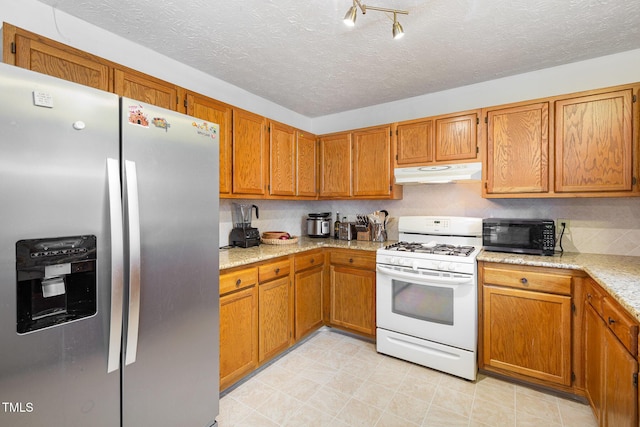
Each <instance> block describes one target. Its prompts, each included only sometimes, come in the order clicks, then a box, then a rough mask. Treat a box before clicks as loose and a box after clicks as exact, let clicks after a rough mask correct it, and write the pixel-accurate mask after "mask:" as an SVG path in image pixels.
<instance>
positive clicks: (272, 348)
mask: <svg viewBox="0 0 640 427" xmlns="http://www.w3.org/2000/svg"><path fill="white" fill-rule="evenodd" d="M259 289H260V295H259V297H258V300H259V301H260V306H259V309H258V313H259V319H260V322H259V324H260V326H259V330H260V344H259V349H260V351H259V352H260V357H259V361H260V362H263V361H264V360H266V359H269V358H271V357H273V356H275V355H276V354H278V353H280V352H281V351H283V350H285V349H287V347H289V344H290V343H291V338H292V333H291V327H292V315H293V311H292V298H291V284H290V280H289V277H283V278H281V279H277V280H272V281H270V282H267V283H261V284H260V286H259Z"/></svg>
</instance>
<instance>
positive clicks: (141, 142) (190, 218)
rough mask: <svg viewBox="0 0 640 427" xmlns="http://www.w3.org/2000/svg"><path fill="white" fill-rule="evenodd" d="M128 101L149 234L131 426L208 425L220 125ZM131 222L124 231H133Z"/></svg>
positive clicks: (131, 154) (143, 251) (128, 384)
mask: <svg viewBox="0 0 640 427" xmlns="http://www.w3.org/2000/svg"><path fill="white" fill-rule="evenodd" d="M121 102H122V106H121V107H122V108H121V114H122V120H123V123H122V157H123V161H124V162H125V164H126V165H129V166H128V167H127V168H126V170H125V171H124V172H123V173H124V179H123V182H124V183H125V186H124V189H123V191H124V203H125V212H130V211H135V209H133V210H131V209H129V207H130V204H131V203H136V202H137V205H138V209H137V211H138V215H139V234H140V258H139V265H140V288H139V318H138V319H135V318H134V317H135V306H136V304H133V307H134V309H133V310H131V311H130V312H129V316H132V317H130V318H129V319H128V320H126V322H127V325H125V330H128V329H129V328H128V324H129V323H131V322H135V321H137V322H138V338H137V346H136V347H137V351H136V355H135V361H133V358H132V357H130V356H129V354H128V352H129V351H130V350H131V346H132V343H130V342H129V340H130V339H131V337H127V338H126V339H127V343H128V344H127V346H126V348H125V360H127V363H128V364H126V365H125V366H124V367H123V426H124V427H138V426H143V425H144V426H150V425H176V426H177V425H182V426H203V427H204V426H208V425H211V424H213V423H214V421H215V417H216V416H217V414H218V375H219V373H218V363H219V355H218V345H219V344H218V304H219V301H218V179H219V177H218V150H219V145H218V127H217V125H212V124H209V123H204V122H203V121H202V120H198V119H194V118H191V117H188V116H184V115H180V114H177V113H175V112H172V111H168V110H164V109H161V108H158V107H153V106H150V105H147V104H143V103H140V102H138V101H134V100H131V99H127V98H122V99H121ZM132 163H135V174H136V178H137V179H136V180H132V179H130V178H131V177H130V176H128V174H131V173H132V172H133V170H134V168H133V167H132ZM133 181H137V186H136V187H137V188H133V187H131V188H130V187H129V186H131V185H133V184H132V182H133ZM136 190H137V194H138V197H137V201H136V200H132V199H131V198H132V197H133V195H134V194H133V193H135V192H136ZM129 215H130V214H129ZM129 215H128V216H127V218H125V223H126V226H125V228H127V229H128V230H133V229H135V228H136V226H137V225H136V224H132V223H131V222H132V220H133V221H135V219H134V218H132V217H131V216H129ZM134 216H135V215H134ZM125 234H126V232H125ZM125 241H126V239H125ZM130 258H132V259H135V256H133V257H131V256H130ZM131 263H132V264H135V261H132V262H131ZM125 306H127V305H125Z"/></svg>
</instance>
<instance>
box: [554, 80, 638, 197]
mask: <svg viewBox="0 0 640 427" xmlns="http://www.w3.org/2000/svg"><path fill="white" fill-rule="evenodd" d="M632 98H633V93H632V90H631V89H628V90H621V91H617V92H610V93H603V94H597V95H591V96H583V97H580V98H572V99H565V100H560V101H556V123H555V129H556V133H555V146H556V150H555V151H556V161H555V173H556V179H555V190H556V191H557V192H596V191H604V192H606V191H631V187H632V178H633V177H632V169H633V167H632V165H633V163H632V162H633V158H632V144H633V140H632V122H631V117H632V102H633V101H632Z"/></svg>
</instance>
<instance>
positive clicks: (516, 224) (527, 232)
mask: <svg viewBox="0 0 640 427" xmlns="http://www.w3.org/2000/svg"><path fill="white" fill-rule="evenodd" d="M482 246H483V248H484V249H485V250H487V251H497V252H514V253H521V254H533V255H553V251H554V248H555V247H556V225H555V223H554V222H553V221H552V220H550V219H516V218H485V219H483V220H482Z"/></svg>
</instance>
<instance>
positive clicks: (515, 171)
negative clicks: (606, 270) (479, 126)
mask: <svg viewBox="0 0 640 427" xmlns="http://www.w3.org/2000/svg"><path fill="white" fill-rule="evenodd" d="M486 164H487V174H486V177H487V186H486V192H487V193H489V194H501V193H546V192H547V191H549V103H548V102H542V103H538V104H531V105H523V106H517V107H512V108H504V109H499V110H489V111H488V112H487V163H486Z"/></svg>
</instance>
